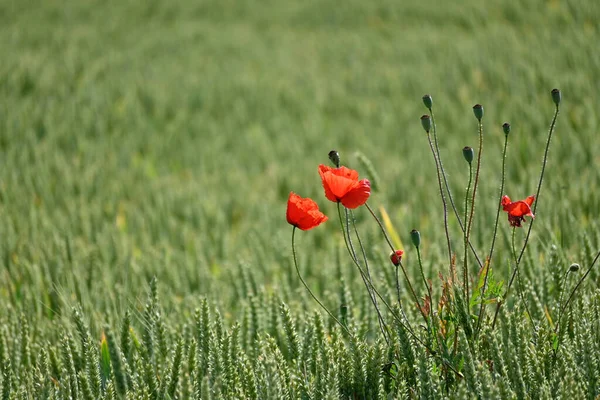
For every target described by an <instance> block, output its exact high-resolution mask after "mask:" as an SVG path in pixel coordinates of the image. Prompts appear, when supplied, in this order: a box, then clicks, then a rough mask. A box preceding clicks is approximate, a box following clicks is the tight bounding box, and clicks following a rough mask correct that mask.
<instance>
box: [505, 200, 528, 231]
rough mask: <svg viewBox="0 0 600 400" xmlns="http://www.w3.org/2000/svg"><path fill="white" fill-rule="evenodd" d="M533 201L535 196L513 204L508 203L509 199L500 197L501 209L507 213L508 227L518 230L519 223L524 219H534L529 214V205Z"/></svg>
mask: <svg viewBox="0 0 600 400" xmlns="http://www.w3.org/2000/svg"><path fill="white" fill-rule="evenodd" d="M534 200H535V196H529V197H527V198H526V199H525V200H519V201H515V202H511V201H510V197H508V196H503V197H502V209H503V210H504V211H506V212H507V213H508V222H509V223H510V226H515V227H517V228H520V227H521V226H522V225H521V222H523V221H525V217H531V218H535V216H534V215H533V212H531V205H532V204H533V202H534Z"/></svg>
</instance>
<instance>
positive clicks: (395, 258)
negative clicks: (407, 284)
mask: <svg viewBox="0 0 600 400" xmlns="http://www.w3.org/2000/svg"><path fill="white" fill-rule="evenodd" d="M403 255H404V252H403V251H402V250H396V251H394V252H393V253H392V254H390V261H391V262H392V264H394V265H395V266H396V267H397V266H398V265H400V261H402V256H403Z"/></svg>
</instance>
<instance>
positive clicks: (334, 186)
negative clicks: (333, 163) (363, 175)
mask: <svg viewBox="0 0 600 400" xmlns="http://www.w3.org/2000/svg"><path fill="white" fill-rule="evenodd" d="M342 168H345V167H342ZM339 169H340V168H335V169H334V168H330V167H327V166H325V165H319V175H321V181H322V183H323V189H325V197H327V199H328V200H330V201H333V202H336V203H337V202H338V201H340V200H341V198H342V197H344V196H345V195H346V194H347V193H348V192H349V191H350V190H351V189H352V188H353V187H354V185H355V184H356V181H355V180H353V179H351V178H349V177H348V176H354V174H352V173H349V172H347V171H341V172H340V171H337V170H339ZM345 169H346V170H348V168H345ZM348 171H350V170H348ZM356 175H357V176H358V173H357V174H356Z"/></svg>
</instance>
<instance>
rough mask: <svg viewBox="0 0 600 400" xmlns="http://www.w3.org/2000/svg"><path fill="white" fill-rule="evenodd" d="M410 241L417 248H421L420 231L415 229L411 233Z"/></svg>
mask: <svg viewBox="0 0 600 400" xmlns="http://www.w3.org/2000/svg"><path fill="white" fill-rule="evenodd" d="M410 239H411V240H412V242H413V244H414V245H415V247H419V246H420V245H421V233H420V232H419V231H418V230H416V229H413V230H412V231H410Z"/></svg>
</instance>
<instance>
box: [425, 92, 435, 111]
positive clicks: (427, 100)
mask: <svg viewBox="0 0 600 400" xmlns="http://www.w3.org/2000/svg"><path fill="white" fill-rule="evenodd" d="M423 104H425V107H427V108H428V109H429V110H431V106H433V99H432V98H431V95H429V94H426V95H425V96H423Z"/></svg>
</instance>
